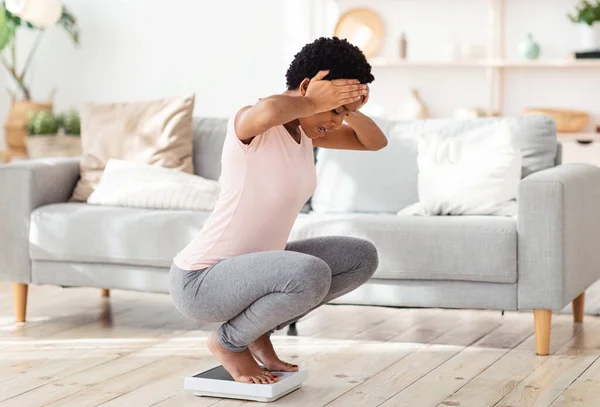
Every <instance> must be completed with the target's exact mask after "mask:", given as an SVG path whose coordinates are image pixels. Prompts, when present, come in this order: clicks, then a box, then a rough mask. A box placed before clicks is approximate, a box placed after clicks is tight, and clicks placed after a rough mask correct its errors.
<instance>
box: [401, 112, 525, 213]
mask: <svg viewBox="0 0 600 407" xmlns="http://www.w3.org/2000/svg"><path fill="white" fill-rule="evenodd" d="M417 160H418V171H419V174H418V192H419V202H418V203H416V204H415V205H411V206H409V207H408V208H405V209H403V210H401V211H399V212H398V214H399V215H424V216H427V215H429V216H435V215H498V216H516V198H517V189H518V185H519V182H520V180H521V164H522V156H521V148H520V145H519V140H518V138H517V134H516V133H515V132H514V131H513V129H512V128H511V127H510V126H509V125H508V124H507V123H506V122H503V121H498V122H497V123H495V124H493V125H490V126H483V127H480V128H476V129H474V130H472V131H469V132H467V133H465V134H461V135H459V136H456V137H443V136H440V135H438V134H424V135H420V136H418V159H417Z"/></svg>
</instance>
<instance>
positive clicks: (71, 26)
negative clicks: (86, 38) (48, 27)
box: [57, 6, 79, 45]
mask: <svg viewBox="0 0 600 407" xmlns="http://www.w3.org/2000/svg"><path fill="white" fill-rule="evenodd" d="M57 24H58V25H59V26H61V27H62V28H64V29H65V31H66V32H67V33H68V34H69V35H70V36H71V38H72V39H73V42H74V43H75V45H79V27H77V20H76V19H75V16H74V15H73V14H72V13H71V12H70V11H69V9H67V7H65V6H63V13H62V16H61V17H60V20H58V23H57Z"/></svg>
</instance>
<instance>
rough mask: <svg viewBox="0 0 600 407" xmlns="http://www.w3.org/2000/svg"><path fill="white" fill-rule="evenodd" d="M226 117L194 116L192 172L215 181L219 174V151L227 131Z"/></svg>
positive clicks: (221, 149) (221, 148)
mask: <svg viewBox="0 0 600 407" xmlns="http://www.w3.org/2000/svg"><path fill="white" fill-rule="evenodd" d="M227 120H228V119H227V118H221V117H194V119H193V123H192V126H193V134H194V143H193V144H194V173H195V174H196V175H199V176H201V177H204V178H207V179H212V180H215V181H217V180H218V179H219V176H220V175H221V153H222V151H223V144H224V143H225V135H226V133H227Z"/></svg>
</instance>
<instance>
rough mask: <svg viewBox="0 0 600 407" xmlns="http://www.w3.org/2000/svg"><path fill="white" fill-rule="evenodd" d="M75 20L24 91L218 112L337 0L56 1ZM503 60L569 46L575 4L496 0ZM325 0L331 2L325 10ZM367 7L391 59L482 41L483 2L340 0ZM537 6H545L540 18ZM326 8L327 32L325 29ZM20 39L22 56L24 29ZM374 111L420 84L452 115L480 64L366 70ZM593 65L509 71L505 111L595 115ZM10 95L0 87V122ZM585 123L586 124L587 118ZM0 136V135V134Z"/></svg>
mask: <svg viewBox="0 0 600 407" xmlns="http://www.w3.org/2000/svg"><path fill="white" fill-rule="evenodd" d="M65 2H66V3H67V4H68V5H69V6H71V8H72V10H73V11H74V13H75V15H76V16H77V17H78V19H79V23H80V26H81V31H82V34H81V45H80V47H79V48H77V49H76V48H75V47H73V46H72V44H71V43H70V41H69V39H68V38H67V36H66V34H65V33H63V32H62V31H60V30H58V29H55V28H52V29H50V30H49V32H48V33H47V35H46V37H45V38H44V39H43V42H42V44H41V46H40V49H39V52H38V54H37V55H36V59H35V61H34V66H33V71H32V76H31V78H30V79H31V81H32V89H33V96H34V98H36V99H45V98H47V97H48V95H49V94H50V93H51V91H52V89H54V88H56V90H57V93H56V96H55V99H54V100H55V103H56V108H57V109H58V110H63V109H67V108H71V107H78V106H79V105H80V104H81V102H83V101H85V100H100V101H118V100H133V99H145V98H158V97H162V96H165V95H175V94H188V93H192V92H193V93H195V94H196V95H197V99H196V110H195V113H196V114H197V115H217V116H227V115H229V114H231V113H232V112H233V111H234V110H235V109H237V108H238V107H239V106H241V105H242V104H245V103H251V102H253V101H254V100H256V99H257V98H258V97H261V96H264V95H266V94H269V93H273V92H279V91H282V90H283V89H284V86H285V78H284V75H285V70H286V69H287V66H288V64H289V62H290V61H291V59H292V57H293V55H294V53H295V52H297V51H298V50H299V49H300V47H301V46H302V45H304V44H305V43H306V42H308V41H310V40H311V39H312V37H311V28H314V27H313V26H315V25H316V26H317V29H318V28H319V27H320V25H321V22H320V21H321V20H323V19H322V18H319V19H317V20H318V21H315V20H311V6H312V5H313V4H321V5H325V6H327V5H329V7H328V9H329V10H331V9H332V8H333V10H334V12H335V9H336V7H335V2H334V0H252V1H242V0H220V1H214V0H212V1H205V0H194V1H191V0H169V1H165V0H65ZM505 2H506V4H507V9H506V21H507V27H506V31H507V32H508V35H507V38H506V53H507V57H516V49H517V46H518V43H519V41H520V40H521V39H522V38H523V37H524V36H525V33H526V32H528V31H531V32H532V33H533V34H534V36H535V37H536V38H537V39H538V40H539V41H540V43H541V45H542V56H543V57H544V58H546V57H547V58H562V57H566V55H567V54H568V52H569V51H571V50H572V49H573V48H574V47H576V46H577V43H578V33H577V29H576V27H574V26H573V25H572V24H571V23H569V22H568V20H566V18H565V17H564V14H565V12H566V11H567V10H570V9H571V8H572V5H573V4H575V3H576V0H527V1H522V0H505ZM332 4H334V6H333V7H332ZM364 4H368V6H369V7H371V8H373V9H375V10H376V11H378V12H379V13H380V14H381V15H382V17H383V18H384V21H385V24H386V31H387V39H386V43H385V46H384V50H383V53H382V54H383V55H385V56H395V55H396V52H397V38H398V36H399V34H400V32H401V31H406V32H407V33H408V38H409V56H410V57H411V58H415V59H428V58H431V59H433V58H437V57H440V56H442V54H443V52H444V50H445V45H446V40H447V39H449V38H455V39H456V40H459V41H468V42H474V43H482V44H485V42H486V41H487V39H486V38H485V33H486V24H487V22H488V21H487V5H488V0H452V1H451V2H450V1H447V0H370V1H368V2H367V1H357V0H338V1H337V5H338V7H337V8H338V10H339V11H344V10H346V9H348V8H349V7H352V6H358V5H364ZM542 13H546V15H545V16H543V17H542ZM335 17H336V16H333V19H332V17H331V16H329V18H328V19H325V20H326V21H329V23H327V22H325V23H324V24H325V26H324V28H325V29H326V31H325V33H326V34H327V35H331V34H332V32H333V23H334V22H335ZM25 37H26V38H23V37H21V38H20V42H19V45H20V51H21V52H20V53H19V54H20V57H21V58H23V54H24V51H25V50H26V49H25V48H26V45H27V43H28V42H30V41H31V39H32V38H31V37H32V36H31V35H26V36H25ZM374 74H375V76H376V81H375V83H374V84H373V85H372V97H371V103H370V104H371V105H372V107H380V108H381V109H382V110H384V111H387V112H389V113H394V112H395V111H396V109H397V108H398V106H399V105H400V103H401V102H402V101H403V100H404V98H405V97H406V95H407V92H408V89H410V88H411V87H415V88H417V89H419V90H420V92H421V95H422V97H423V98H424V100H425V101H426V103H427V104H428V106H429V108H430V111H431V113H432V114H433V115H434V116H436V117H440V116H450V115H451V114H452V111H453V110H454V109H455V108H456V107H466V106H485V104H486V102H487V88H486V85H485V84H486V82H485V71H484V70H483V69H477V68H475V69H473V68H467V69H465V68H459V69H456V68H453V69H448V70H445V69H441V68H433V69H429V68H428V69H422V68H419V69H387V68H386V69H383V68H376V69H375V70H374ZM2 80H6V78H5V77H3V76H1V75H0V81H2ZM598 85H600V70H598V69H596V70H587V69H586V70H568V71H559V70H523V69H517V70H513V69H511V70H507V72H506V90H507V91H506V100H505V102H506V103H505V106H504V108H505V113H506V114H518V113H519V112H520V111H521V110H522V108H523V107H525V106H531V105H543V106H555V107H565V108H581V109H584V110H588V111H591V112H592V113H593V114H594V115H595V117H594V121H595V122H600V92H597V91H594V89H598ZM7 110H8V99H7V97H6V92H5V91H4V90H2V91H0V123H4V122H5V120H6V113H7ZM590 127H591V126H590ZM0 139H1V140H2V141H0V145H2V144H3V141H4V140H3V139H4V138H3V137H1V138H0Z"/></svg>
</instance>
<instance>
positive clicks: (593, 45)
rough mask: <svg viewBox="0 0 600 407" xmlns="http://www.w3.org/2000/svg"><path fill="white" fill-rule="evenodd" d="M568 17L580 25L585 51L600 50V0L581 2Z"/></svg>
mask: <svg viewBox="0 0 600 407" xmlns="http://www.w3.org/2000/svg"><path fill="white" fill-rule="evenodd" d="M567 17H568V18H569V20H571V21H572V22H574V23H576V24H579V26H580V29H581V41H582V44H581V45H582V47H583V49H586V50H591V49H598V48H600V0H594V1H589V0H581V1H580V2H579V3H578V4H577V6H576V7H575V11H574V12H571V13H567Z"/></svg>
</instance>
